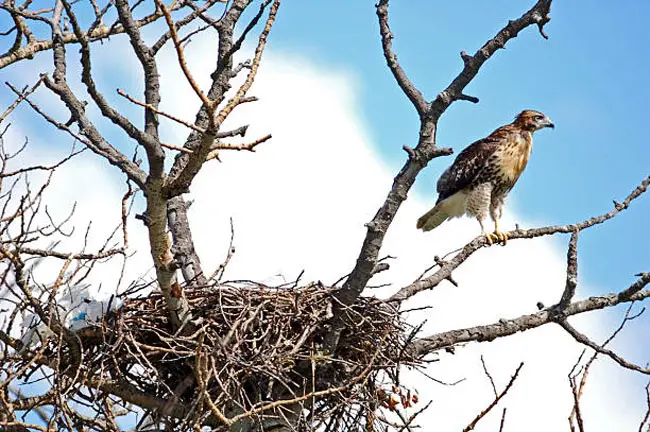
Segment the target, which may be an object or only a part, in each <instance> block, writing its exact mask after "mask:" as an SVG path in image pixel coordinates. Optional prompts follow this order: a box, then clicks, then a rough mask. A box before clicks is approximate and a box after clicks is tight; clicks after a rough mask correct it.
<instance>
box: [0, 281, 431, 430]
mask: <svg viewBox="0 0 650 432" xmlns="http://www.w3.org/2000/svg"><path fill="white" fill-rule="evenodd" d="M332 293H333V289H332V288H327V287H324V286H323V285H321V284H320V283H312V284H309V285H307V286H304V287H296V288H282V287H280V288H269V287H266V286H264V285H258V284H254V283H252V282H241V283H227V284H224V285H215V286H210V287H205V288H202V289H196V290H191V291H190V290H188V292H187V295H188V301H189V303H190V305H191V307H192V310H193V311H194V315H195V316H196V317H198V318H197V328H196V330H195V331H194V332H192V333H191V334H183V333H182V332H181V333H179V332H173V330H172V327H171V325H170V322H169V318H168V316H167V314H166V309H165V307H164V299H163V297H162V296H161V295H159V294H153V295H148V296H146V297H144V298H126V299H125V303H124V305H123V307H122V308H120V309H119V310H118V311H116V312H111V313H108V314H107V315H106V316H105V317H104V319H103V320H101V321H100V322H99V323H97V324H94V325H90V326H89V327H86V328H84V329H83V330H80V331H78V332H77V333H76V334H75V336H76V337H78V339H79V345H80V347H82V348H80V352H79V353H75V352H73V351H72V350H71V349H70V348H69V347H66V345H65V344H63V345H62V344H60V340H58V338H56V337H54V338H51V339H49V340H47V341H45V342H44V343H43V345H42V347H40V348H38V349H34V352H33V356H31V355H30V356H24V355H23V356H19V357H12V358H11V360H10V361H8V362H7V363H5V366H4V370H5V371H9V370H15V371H17V373H14V374H13V375H28V376H31V375H32V374H34V372H35V371H36V370H38V369H40V368H42V367H43V366H45V365H47V364H48V362H47V361H46V360H45V359H48V358H56V357H58V358H60V359H61V362H60V364H59V365H58V369H59V370H61V372H62V374H61V375H60V376H61V377H65V380H64V381H65V382H66V389H67V390H66V392H65V393H63V394H66V393H68V394H69V397H70V398H72V399H74V398H75V397H81V396H82V395H83V394H84V393H85V392H87V391H90V392H92V390H91V389H89V388H87V387H86V386H87V385H88V384H92V386H93V387H95V388H100V389H101V388H103V389H108V388H111V389H112V390H113V391H114V392H115V391H116V390H117V391H118V393H119V391H122V392H125V393H126V391H127V389H128V392H130V395H129V397H127V400H130V401H132V402H135V401H136V400H137V398H136V395H141V397H145V396H144V395H146V398H147V399H148V400H149V401H150V402H151V404H150V406H149V407H148V410H147V414H146V415H145V416H144V417H143V421H148V422H154V423H156V422H160V421H162V420H163V419H164V418H165V417H166V422H167V423H166V424H167V426H168V427H173V428H174V430H185V429H186V428H191V427H195V426H197V425H205V424H208V425H213V426H219V425H221V426H223V427H229V426H232V425H234V424H236V423H237V422H242V421H253V422H255V423H258V424H260V425H261V424H264V422H265V420H266V419H267V418H274V419H276V420H277V419H278V418H279V419H286V420H288V421H289V420H290V421H291V422H292V423H294V424H296V423H298V424H303V425H318V424H320V425H330V426H329V427H333V426H331V425H339V426H338V427H336V428H335V429H332V430H366V429H365V426H364V427H361V426H360V425H361V424H362V423H363V424H365V423H368V424H375V426H376V430H384V429H385V428H386V427H387V425H386V422H388V420H387V417H390V415H386V416H385V415H378V414H380V412H381V410H382V407H383V409H385V410H386V411H387V412H391V413H392V412H395V411H397V410H398V409H399V405H401V406H402V407H407V406H410V405H411V404H412V401H413V397H412V396H413V395H415V392H414V391H411V390H407V389H404V391H402V392H401V393H402V394H403V395H402V396H401V397H400V398H399V399H396V397H395V396H393V394H395V393H393V389H394V388H397V389H400V380H399V374H400V367H401V366H414V367H418V366H420V365H421V362H420V361H418V360H417V359H416V358H414V357H413V351H412V350H409V349H408V344H409V342H410V340H409V336H408V335H409V334H412V333H413V332H414V329H410V328H409V327H408V325H407V324H405V323H404V321H403V320H402V319H401V317H400V315H399V313H397V312H395V311H394V310H393V309H392V308H390V307H387V306H386V304H384V303H383V302H380V301H378V300H374V299H361V300H360V301H358V302H357V303H355V304H354V306H352V307H351V308H349V309H348V311H347V314H346V324H347V326H346V327H347V328H348V330H347V331H345V332H344V333H343V334H342V337H341V341H340V346H339V352H338V355H337V357H336V358H335V359H334V358H332V357H331V356H330V355H329V353H327V352H324V351H322V350H321V349H320V348H319V347H321V346H322V343H323V338H324V336H325V334H326V331H327V328H326V325H325V324H326V322H327V320H328V319H329V318H330V317H331V309H332V302H333V301H334V297H333V295H332ZM79 358H82V359H83V362H79V361H78V359H79ZM54 388H57V386H54ZM75 393H76V394H75ZM399 393H400V391H399V390H398V391H397V394H399ZM407 394H408V398H407V397H406V395H407ZM90 400H92V401H93V402H92V406H93V409H94V410H95V411H96V412H100V413H107V412H111V411H113V412H114V409H113V410H111V405H114V404H115V403H116V402H115V401H112V400H111V399H109V398H101V397H93V398H91V399H90ZM415 400H416V401H417V398H415ZM142 405H143V406H145V407H146V404H142ZM125 408H126V407H125ZM127 413H128V410H125V411H124V414H125V415H126V414H127ZM298 418H299V420H300V421H298V422H297V420H298ZM171 419H173V420H171ZM361 419H363V422H361V421H360V420H361ZM224 430H227V429H224ZM305 430H312V429H309V428H307V426H305Z"/></svg>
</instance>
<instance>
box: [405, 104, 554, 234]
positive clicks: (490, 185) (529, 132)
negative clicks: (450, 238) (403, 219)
mask: <svg viewBox="0 0 650 432" xmlns="http://www.w3.org/2000/svg"><path fill="white" fill-rule="evenodd" d="M546 127H550V128H555V125H554V124H553V122H552V121H551V120H550V119H549V118H548V117H547V116H546V115H544V114H542V113H541V112H539V111H533V110H525V111H522V112H521V113H520V114H519V115H518V116H517V117H515V121H514V122H512V123H510V124H507V125H505V126H501V127H500V128H498V129H497V130H495V131H494V132H492V134H490V136H488V137H487V138H483V139H481V140H478V141H476V142H474V143H472V144H470V145H469V146H468V147H467V148H466V149H465V150H463V151H462V152H460V153H459V154H458V156H457V157H456V160H454V163H453V164H451V166H450V167H449V168H447V169H446V170H445V172H443V173H442V175H441V176H440V179H439V180H438V184H437V191H438V201H437V202H436V205H435V206H434V207H433V208H432V209H431V210H429V211H428V212H427V213H426V214H424V215H423V216H422V217H421V218H420V219H418V223H417V227H418V228H421V229H422V230H423V231H431V230H432V229H434V228H435V227H437V226H438V225H440V224H441V223H443V222H444V221H446V220H447V219H451V218H454V217H459V216H462V215H463V214H468V215H470V216H473V217H475V218H476V219H477V220H478V222H479V224H481V230H482V232H483V235H485V238H486V240H487V242H488V243H489V244H492V243H493V242H494V241H495V240H496V241H499V242H501V241H502V242H503V243H505V242H506V241H507V240H508V237H507V235H506V234H505V233H503V232H501V231H499V219H500V218H501V214H502V213H503V205H504V203H505V199H506V197H507V196H508V192H510V190H511V189H512V187H513V186H514V185H515V183H516V182H517V179H519V176H520V175H521V173H522V172H523V171H524V168H526V164H527V163H528V158H529V157H530V152H531V150H532V147H533V132H535V131H538V130H540V129H543V128H546ZM488 213H489V214H490V216H491V217H492V220H494V232H493V233H488V232H487V231H485V225H484V221H485V219H487V216H488Z"/></svg>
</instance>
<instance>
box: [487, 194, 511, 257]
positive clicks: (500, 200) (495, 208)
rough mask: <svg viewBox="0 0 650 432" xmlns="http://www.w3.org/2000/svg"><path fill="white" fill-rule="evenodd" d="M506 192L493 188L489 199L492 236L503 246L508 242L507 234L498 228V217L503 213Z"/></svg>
mask: <svg viewBox="0 0 650 432" xmlns="http://www.w3.org/2000/svg"><path fill="white" fill-rule="evenodd" d="M506 193H507V192H504V191H502V190H499V189H494V190H493V191H492V197H491V198H492V200H491V201H490V216H491V217H492V220H493V221H494V233H493V234H494V236H495V237H496V239H497V241H498V242H500V243H503V244H504V246H505V244H506V243H508V234H506V233H504V232H501V231H500V230H499V219H501V216H502V215H503V205H504V203H505V200H506Z"/></svg>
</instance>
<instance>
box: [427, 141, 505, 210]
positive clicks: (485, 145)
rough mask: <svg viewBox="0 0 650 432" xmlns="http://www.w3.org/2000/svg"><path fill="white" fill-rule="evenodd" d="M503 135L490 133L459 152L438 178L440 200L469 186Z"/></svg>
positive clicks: (484, 165)
mask: <svg viewBox="0 0 650 432" xmlns="http://www.w3.org/2000/svg"><path fill="white" fill-rule="evenodd" d="M502 139H503V137H501V136H499V134H496V136H495V134H492V135H490V136H489V137H487V138H483V139H480V140H478V141H475V142H473V143H472V144H470V145H469V146H467V148H466V149H465V150H463V151H462V152H460V153H459V154H458V156H457V157H456V160H454V163H453V164H451V166H450V167H449V168H447V169H446V170H445V172H443V173H442V175H441V176H440V179H438V184H437V191H438V194H439V196H438V201H437V202H440V201H442V200H444V199H446V198H448V197H450V196H452V195H453V194H455V193H456V192H458V191H460V190H463V189H465V188H466V187H467V186H469V185H470V184H471V183H472V182H473V181H474V180H475V179H476V178H477V177H478V175H479V174H480V173H481V171H483V169H484V168H485V167H486V165H487V162H488V159H489V158H490V156H491V155H492V154H493V153H494V152H495V151H496V149H497V148H498V147H499V143H500V142H501V141H502Z"/></svg>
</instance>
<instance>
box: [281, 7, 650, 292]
mask: <svg viewBox="0 0 650 432" xmlns="http://www.w3.org/2000/svg"><path fill="white" fill-rule="evenodd" d="M533 3H534V2H532V1H526V2H522V1H512V0H511V1H504V0H500V1H491V2H484V1H462V2H427V1H417V2H413V1H409V2H400V1H393V2H392V4H391V9H390V12H391V16H390V17H391V21H390V22H391V29H392V31H393V33H394V34H395V39H394V48H395V51H396V53H397V55H398V58H399V60H400V62H401V64H402V66H403V67H404V68H405V69H406V71H407V73H408V75H409V77H410V78H411V79H412V81H413V82H414V83H415V84H416V85H417V86H418V88H419V89H420V90H421V91H422V92H423V93H424V94H425V96H426V97H427V99H432V98H433V97H435V95H436V94H437V93H438V92H439V91H440V90H442V89H443V88H444V87H445V86H446V85H447V84H448V83H449V82H450V81H451V79H453V78H454V77H455V76H456V74H457V73H458V72H459V71H460V69H461V67H462V62H461V59H460V57H459V52H460V51H462V50H466V51H467V52H469V53H474V52H475V51H476V50H477V49H478V48H479V47H480V46H481V45H482V44H483V43H484V42H485V41H486V40H487V39H488V38H489V37H491V36H492V35H494V34H495V33H496V32H497V31H498V30H499V29H500V28H501V27H503V26H504V25H505V24H506V23H507V20H508V19H512V18H516V17H519V16H520V15H521V14H522V13H523V12H525V11H526V10H527V9H528V8H529V7H530V6H532V4H533ZM282 8H283V10H282V13H281V16H280V18H279V19H278V22H277V27H276V28H274V34H273V36H272V40H271V47H272V48H273V49H274V50H279V51H283V50H284V51H290V52H297V53H300V54H301V55H303V56H307V57H308V58H309V59H310V60H313V61H315V62H316V63H318V64H319V65H322V66H323V67H327V68H333V69H343V70H346V71H352V72H353V74H354V75H355V76H356V78H357V83H358V86H359V89H358V90H359V93H360V95H361V98H360V103H361V104H362V111H363V113H364V115H365V119H366V122H367V127H368V129H369V130H370V132H371V134H372V137H373V141H374V144H375V145H376V146H377V149H378V151H379V154H380V155H381V157H382V158H383V159H384V160H385V162H386V163H388V164H389V165H390V166H391V167H394V168H395V170H397V169H399V167H400V166H401V164H402V163H403V161H404V157H405V155H404V153H403V151H402V150H401V147H402V145H403V144H414V143H415V142H416V139H417V130H418V128H417V116H416V115H415V113H414V110H413V109H412V107H411V105H410V103H409V102H408V100H407V99H406V97H405V96H404V95H403V94H402V93H401V91H400V90H399V88H398V87H397V85H396V84H395V82H394V80H393V77H392V76H391V75H390V73H389V71H388V68H387V67H386V66H385V62H384V58H383V56H382V52H381V45H380V42H379V36H378V27H377V18H376V15H375V11H374V2H371V1H367V2H366V1H354V2H349V1H329V2H285V3H283V6H282ZM649 14H650V3H648V2H645V1H627V2H623V3H619V2H617V3H613V2H589V1H586V0H582V1H571V2H554V3H553V6H552V11H551V17H552V20H551V22H550V23H549V24H548V25H547V26H546V32H547V33H548V35H549V40H544V39H543V38H542V37H541V36H540V35H539V33H538V32H537V29H536V27H535V28H528V29H526V30H525V31H523V32H522V33H520V35H519V36H518V37H517V38H515V39H513V40H511V41H510V42H509V43H508V45H507V46H506V49H505V50H501V51H499V52H498V53H497V54H496V55H495V56H494V57H493V58H492V59H490V60H489V61H488V63H487V64H486V65H485V66H484V67H483V69H482V70H481V72H480V73H479V75H478V77H477V78H476V79H475V80H474V81H473V82H472V83H471V84H470V85H469V86H468V88H467V92H468V93H469V94H471V95H474V96H477V97H479V98H480V103H479V104H476V105H474V104H471V103H468V102H458V103H456V104H454V105H453V106H452V107H451V108H450V109H449V110H448V111H447V112H446V113H445V114H444V116H443V117H442V119H441V122H440V128H439V131H438V142H439V144H440V145H443V146H451V147H453V148H454V149H455V150H456V151H457V152H458V151H459V150H461V149H462V148H463V147H465V146H466V145H467V144H469V143H471V142H472V141H474V140H476V139H479V138H481V137H483V136H485V135H487V134H489V133H490V132H491V131H492V130H493V129H495V128H496V127H498V126H499V125H501V124H504V123H506V122H509V121H511V119H512V117H513V116H514V115H515V114H516V113H518V112H519V111H520V110H522V109H526V108H533V109H538V110H541V111H543V112H545V113H546V114H547V115H548V116H549V117H551V118H552V119H553V121H554V122H555V124H556V126H557V127H556V129H555V130H554V131H552V130H545V131H542V132H540V133H538V134H537V135H536V139H535V147H534V149H533V155H532V159H531V162H530V163H529V165H528V168H527V170H526V173H525V174H524V175H523V176H522V178H521V179H520V181H519V182H518V184H517V186H516V187H515V189H514V191H513V193H512V194H511V199H510V206H511V207H514V208H515V209H516V210H517V212H518V213H519V214H521V215H524V216H525V217H526V219H527V220H535V221H539V222H540V223H548V224H566V223H571V222H573V221H577V220H582V219H584V218H586V217H589V216H592V215H595V214H600V213H602V212H605V211H609V210H610V209H611V207H612V200H613V199H617V200H622V199H623V198H624V197H625V196H626V195H627V194H628V193H629V192H631V190H632V189H633V187H635V185H636V184H637V183H638V182H639V181H640V180H642V179H643V178H644V177H645V176H647V175H648V167H650V150H649V148H650V147H649V145H648V138H647V125H648V123H649V122H650V86H648V85H647V84H646V80H645V78H644V76H645V72H644V71H647V70H648V68H649V67H650V59H649V58H648V57H647V56H645V55H644V54H643V53H644V52H646V50H647V47H648V46H649V45H650V34H649V33H648V32H647V30H646V27H645V26H646V17H647V16H648V15H649ZM450 162H451V159H449V158H441V159H438V160H436V161H434V162H432V163H431V164H430V166H429V167H428V168H427V170H426V171H425V172H424V173H423V174H422V175H421V176H420V178H419V179H418V182H417V183H416V186H415V191H416V193H418V194H424V195H430V196H431V199H432V201H434V200H435V187H434V184H435V180H436V179H437V176H438V175H439V173H440V172H441V170H443V169H444V167H446V166H447V165H448V164H449V163H450ZM630 210H631V211H629V212H626V214H622V215H620V216H619V217H617V218H616V220H614V221H611V222H609V223H608V224H606V225H605V226H601V227H598V228H596V229H593V230H589V231H588V232H586V233H585V234H584V235H583V236H582V237H581V241H580V260H581V269H580V270H581V279H582V280H584V281H586V282H590V283H591V284H592V285H594V284H596V285H598V286H600V287H602V288H603V289H604V290H606V291H610V290H614V289H618V288H620V287H623V286H626V285H627V284H628V283H629V282H630V281H632V279H633V275H634V274H635V273H638V272H640V271H644V270H647V262H648V258H649V257H650V249H649V247H648V240H649V238H650V230H649V229H648V227H647V223H646V221H647V218H648V215H649V214H650V200H648V199H641V200H639V201H638V202H635V203H634V205H633V207H632V208H631V209H630Z"/></svg>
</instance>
